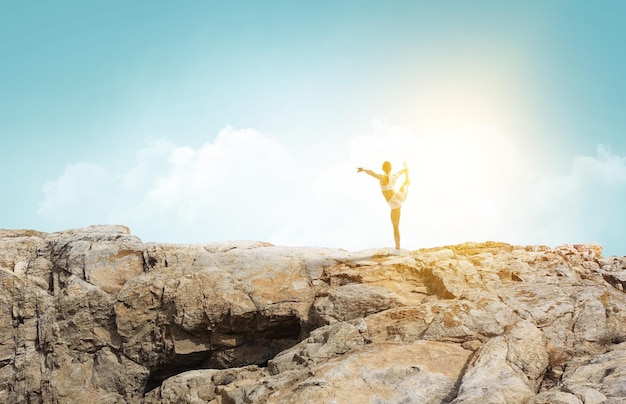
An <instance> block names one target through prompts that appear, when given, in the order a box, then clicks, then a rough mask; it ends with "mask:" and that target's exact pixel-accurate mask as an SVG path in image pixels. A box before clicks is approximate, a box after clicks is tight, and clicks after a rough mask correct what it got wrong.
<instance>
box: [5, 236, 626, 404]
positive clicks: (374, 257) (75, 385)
mask: <svg viewBox="0 0 626 404" xmlns="http://www.w3.org/2000/svg"><path fill="white" fill-rule="evenodd" d="M625 286H626V258H624V257H611V258H607V257H602V256H601V247H600V246H598V245H568V246H561V247H557V248H548V247H543V246H527V247H520V246H512V245H508V244H504V243H493V242H487V243H480V244H476V243H468V244H463V245H457V246H448V247H441V248H433V249H423V250H418V251H411V252H408V251H402V252H399V253H397V252H395V251H394V250H390V249H380V250H367V251H359V252H348V251H344V250H335V249H321V248H293V247H289V248H288V247H279V246H273V245H270V244H267V243H261V242H232V243H218V244H206V245H171V244H155V243H142V242H141V241H140V240H139V239H138V238H137V237H135V236H133V235H131V234H130V233H129V231H128V229H127V228H125V227H123V226H93V227H89V228H85V229H79V230H68V231H65V232H60V233H51V234H46V233H41V232H36V231H30V230H0V288H1V291H0V402H7V403H22V402H24V403H40V402H43V403H207V402H208V403H265V402H269V403H287V402H291V403H313V402H315V403H318V402H319V403H329V402H336V403H400V402H402V403H455V404H459V403H481V404H484V403H508V404H511V403H535V404H539V403H572V404H574V403H586V404H589V403H618V402H620V403H622V402H625V401H626V342H624V341H626V294H625V293H624V287H625Z"/></svg>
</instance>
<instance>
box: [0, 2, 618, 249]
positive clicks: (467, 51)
mask: <svg viewBox="0 0 626 404" xmlns="http://www.w3.org/2000/svg"><path fill="white" fill-rule="evenodd" d="M624 17H626V5H624V3H623V2H621V1H598V2H587V1H580V2H576V1H550V2H545V1H537V2H533V1H529V2H523V3H522V2H516V3H514V2H499V1H473V2H465V1H439V2H427V1H423V2H419V1H418V2H416V1H386V2H382V1H338V2H334V1H310V2H309V1H298V2H293V1H284V2H282V1H278V2H256V1H249V2H242V1H229V2H218V1H187V2H165V1H133V2H122V1H106V2H105V1H91V2H79V1H57V2H44V1H40V2H39V1H33V2H2V3H1V4H0V38H1V40H0V54H2V55H3V58H2V63H0V74H1V77H2V91H0V133H1V134H2V137H1V140H0V146H1V147H0V156H1V158H0V164H1V165H2V166H1V169H0V183H1V184H2V188H3V189H4V190H5V191H4V193H3V196H4V197H3V198H2V200H1V201H0V212H2V213H1V214H0V227H1V228H34V229H38V230H42V231H57V230H63V229H66V228H73V227H80V226H86V225H90V224H97V223H122V224H126V225H128V226H129V227H130V228H131V230H132V231H133V233H135V234H137V235H138V236H139V237H141V238H142V239H143V240H144V241H161V242H182V243H195V242H211V241H218V240H225V239H261V240H265V241H270V242H274V243H277V244H284V245H319V246H331V247H344V248H347V249H360V248H370V247H379V246H389V245H393V238H392V237H391V233H390V223H389V219H388V211H387V208H386V205H385V203H384V200H383V199H382V197H381V196H380V194H379V192H378V191H377V189H376V184H375V183H373V182H372V180H371V179H368V178H366V177H365V176H360V175H357V174H356V173H355V171H356V170H354V168H355V167H356V166H361V165H364V166H367V167H370V168H373V169H376V170H378V169H380V164H381V163H382V161H384V160H391V161H392V163H394V165H395V166H396V167H399V166H400V164H401V163H402V161H403V160H407V162H408V163H409V166H410V167H411V169H412V179H413V183H412V185H411V191H410V194H409V199H408V200H407V203H406V204H405V206H404V208H403V217H402V222H401V230H402V235H403V246H404V247H405V248H410V249H414V248H420V247H425V246H433V245H442V244H451V243H456V242H463V241H483V240H500V241H507V242H511V243H517V244H548V245H557V244H562V243H579V242H598V243H600V244H602V245H603V246H604V247H605V254H609V255H610V254H619V255H624V254H626V243H625V242H624V239H625V237H624V236H625V230H624V229H625V228H626V214H625V213H624V209H623V206H622V205H623V201H624V199H625V197H626V157H625V156H626V136H624V128H625V127H626V114H624V112H623V111H624V109H625V107H626V76H624V74H623V72H624V71H626V54H625V53H624V52H623V38H624V37H626V26H624V24H623V20H624Z"/></svg>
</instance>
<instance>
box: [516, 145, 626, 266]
mask: <svg viewBox="0 0 626 404" xmlns="http://www.w3.org/2000/svg"><path fill="white" fill-rule="evenodd" d="M596 154H597V155H596V156H595V157H591V156H578V157H576V158H574V159H573V161H572V164H571V172H570V173H569V174H568V175H550V176H545V177H543V178H541V179H540V180H539V181H538V182H537V183H535V184H534V185H533V187H532V188H531V189H530V192H529V198H528V205H529V214H528V217H529V223H528V225H527V229H526V230H525V233H526V234H525V236H526V239H527V240H529V239H532V240H536V241H535V242H537V243H546V244H562V243H574V242H591V241H595V242H599V243H601V244H603V246H604V247H605V252H608V253H609V254H622V255H623V254H625V253H626V242H625V241H624V240H625V237H624V236H625V232H626V214H625V213H624V201H626V158H625V157H621V156H618V155H615V154H613V153H612V152H611V150H610V149H609V148H608V147H606V146H604V145H598V147H597V151H596Z"/></svg>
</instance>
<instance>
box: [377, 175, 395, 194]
mask: <svg viewBox="0 0 626 404" xmlns="http://www.w3.org/2000/svg"><path fill="white" fill-rule="evenodd" d="M387 179H388V180H389V183H388V184H387V185H383V184H380V190H381V191H393V190H394V188H395V186H396V177H395V176H394V175H393V174H388V175H387Z"/></svg>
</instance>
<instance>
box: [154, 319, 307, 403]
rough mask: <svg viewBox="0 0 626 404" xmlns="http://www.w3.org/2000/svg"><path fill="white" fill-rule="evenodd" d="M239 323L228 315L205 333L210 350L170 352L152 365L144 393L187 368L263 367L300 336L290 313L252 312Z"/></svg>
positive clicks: (298, 339)
mask: <svg viewBox="0 0 626 404" xmlns="http://www.w3.org/2000/svg"><path fill="white" fill-rule="evenodd" d="M240 323H241V324H240ZM242 324H244V322H243V321H242V320H241V319H237V318H233V317H230V318H228V321H227V322H226V321H225V322H223V323H222V324H221V325H220V326H218V327H217V329H216V330H214V331H213V332H212V333H211V334H210V337H208V338H210V341H211V349H210V350H206V351H201V352H194V353H189V354H174V355H172V356H171V357H170V358H169V359H168V360H165V361H164V362H163V363H162V364H160V365H159V366H156V367H154V368H152V369H151V371H150V376H149V378H148V381H147V382H146V387H145V389H144V394H145V393H148V392H149V391H151V390H154V389H155V388H157V387H159V386H161V384H162V383H163V382H164V381H165V380H166V379H168V378H170V377H172V376H176V375H178V374H180V373H183V372H187V371H190V370H198V369H229V368H239V367H244V366H248V365H256V366H259V367H267V366H268V362H269V361H270V360H271V359H272V358H274V357H275V356H276V355H277V354H278V353H280V352H282V351H284V350H286V349H289V348H291V347H293V346H294V345H296V344H298V343H299V342H300V341H301V340H302V338H303V337H304V336H303V335H302V329H303V327H302V325H301V323H300V319H299V317H298V316H296V315H293V314H289V315H285V316H275V315H274V316H264V315H256V316H254V317H253V318H252V319H247V320H246V321H245V326H241V325H242ZM233 325H239V327H236V326H233ZM218 330H219V331H218ZM187 336H188V335H187Z"/></svg>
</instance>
